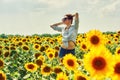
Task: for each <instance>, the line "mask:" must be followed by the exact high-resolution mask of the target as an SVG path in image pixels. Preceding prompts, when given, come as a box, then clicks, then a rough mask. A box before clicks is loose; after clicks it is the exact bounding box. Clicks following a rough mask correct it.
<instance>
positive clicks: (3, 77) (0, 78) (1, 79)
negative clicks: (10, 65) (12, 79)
mask: <svg viewBox="0 0 120 80" xmlns="http://www.w3.org/2000/svg"><path fill="white" fill-rule="evenodd" d="M6 79H7V78H6V74H5V73H3V71H0V80H6Z"/></svg>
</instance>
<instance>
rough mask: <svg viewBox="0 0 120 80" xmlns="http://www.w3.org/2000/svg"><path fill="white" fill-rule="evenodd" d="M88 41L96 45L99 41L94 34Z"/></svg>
mask: <svg viewBox="0 0 120 80" xmlns="http://www.w3.org/2000/svg"><path fill="white" fill-rule="evenodd" d="M90 41H91V43H92V44H94V45H97V44H98V43H99V41H100V39H99V37H98V36H96V35H94V36H92V37H91V39H90Z"/></svg>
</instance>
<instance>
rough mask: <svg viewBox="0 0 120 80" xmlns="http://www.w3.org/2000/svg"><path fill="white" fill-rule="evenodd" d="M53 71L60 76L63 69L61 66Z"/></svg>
mask: <svg viewBox="0 0 120 80" xmlns="http://www.w3.org/2000/svg"><path fill="white" fill-rule="evenodd" d="M53 71H54V72H55V73H56V74H59V73H60V72H62V69H61V67H60V66H56V67H54V69H53Z"/></svg>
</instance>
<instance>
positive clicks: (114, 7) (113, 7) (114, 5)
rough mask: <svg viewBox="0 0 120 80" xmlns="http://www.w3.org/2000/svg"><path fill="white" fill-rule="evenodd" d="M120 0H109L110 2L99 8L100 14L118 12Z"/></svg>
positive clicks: (106, 14) (105, 14)
mask: <svg viewBox="0 0 120 80" xmlns="http://www.w3.org/2000/svg"><path fill="white" fill-rule="evenodd" d="M119 5H120V0H114V1H113V0H111V3H109V4H107V5H105V6H104V7H103V8H101V13H102V16H108V15H109V16H111V15H112V16H113V15H115V14H117V12H120V10H119V8H120V6H119Z"/></svg>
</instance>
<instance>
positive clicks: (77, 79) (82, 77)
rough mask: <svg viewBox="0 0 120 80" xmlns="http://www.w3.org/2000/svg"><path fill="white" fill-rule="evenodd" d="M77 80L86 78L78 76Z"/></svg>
mask: <svg viewBox="0 0 120 80" xmlns="http://www.w3.org/2000/svg"><path fill="white" fill-rule="evenodd" d="M77 80H86V78H84V77H82V76H78V77H77Z"/></svg>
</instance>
